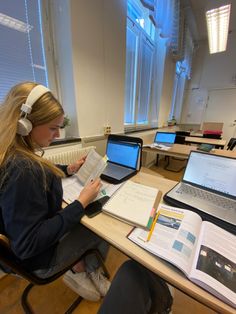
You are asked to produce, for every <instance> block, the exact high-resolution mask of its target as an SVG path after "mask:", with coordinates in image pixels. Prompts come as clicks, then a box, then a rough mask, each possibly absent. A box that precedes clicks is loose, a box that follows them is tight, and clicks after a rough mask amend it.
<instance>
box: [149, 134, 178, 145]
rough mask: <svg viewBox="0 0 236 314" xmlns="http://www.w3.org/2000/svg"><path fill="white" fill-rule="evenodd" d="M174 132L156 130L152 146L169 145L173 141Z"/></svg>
mask: <svg viewBox="0 0 236 314" xmlns="http://www.w3.org/2000/svg"><path fill="white" fill-rule="evenodd" d="M175 137H176V134H175V133H169V132H158V131H157V132H156V135H155V138H154V143H153V144H154V146H157V147H158V146H160V147H161V146H164V147H171V146H172V145H173V144H174V142H175Z"/></svg>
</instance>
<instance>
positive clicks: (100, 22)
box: [51, 0, 174, 149]
mask: <svg viewBox="0 0 236 314" xmlns="http://www.w3.org/2000/svg"><path fill="white" fill-rule="evenodd" d="M51 3H52V11H53V17H52V23H53V25H54V37H55V39H54V41H55V43H56V47H57V49H56V56H57V62H56V63H57V70H58V73H59V76H60V79H61V82H62V83H61V84H60V90H61V92H60V94H61V98H62V102H63V106H64V108H65V110H66V113H68V115H69V116H70V118H71V119H72V126H70V127H69V128H67V136H70V135H71V136H76V135H77V136H80V137H81V138H82V140H83V139H84V140H85V141H84V143H86V142H87V141H90V140H92V141H93V142H94V141H95V142H96V141H98V145H100V144H101V143H102V141H101V136H102V135H103V133H104V126H105V125H110V126H111V131H112V133H123V132H124V95H125V66H126V64H125V62H126V10H127V7H126V0H119V1H117V0H97V1H92V0H88V1H86V0H65V1H63V0H52V1H51ZM158 45H159V48H160V49H158V51H159V53H158V55H157V58H158V60H157V61H158V67H157V69H158V75H159V78H158V80H157V86H155V88H156V89H157V93H158V100H157V108H158V110H157V111H158V126H159V127H162V126H165V125H166V123H167V120H168V118H169V112H170V106H171V95H172V88H173V77H174V74H173V71H174V63H173V60H172V58H171V57H170V56H168V57H167V58H166V53H167V46H166V39H163V38H160V39H159V43H158ZM163 73H164V81H163V84H162V83H161V84H160V82H162V79H161V78H162V74H163ZM103 146H104V145H103V144H101V149H102V147H103Z"/></svg>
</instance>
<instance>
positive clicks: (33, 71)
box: [0, 0, 48, 102]
mask: <svg viewBox="0 0 236 314" xmlns="http://www.w3.org/2000/svg"><path fill="white" fill-rule="evenodd" d="M41 26H42V25H41V3H40V0H17V1H15V0H7V1H0V38H1V49H0V68H1V71H0V102H1V101H2V100H3V98H4V97H5V95H6V94H7V92H8V91H9V89H10V88H11V87H12V86H13V85H15V84H17V83H20V82H22V81H34V82H37V83H40V84H43V85H45V86H48V79H47V69H46V62H45V55H44V46H43V36H42V27H41Z"/></svg>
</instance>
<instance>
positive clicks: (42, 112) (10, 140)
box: [0, 82, 64, 186]
mask: <svg viewBox="0 0 236 314" xmlns="http://www.w3.org/2000/svg"><path fill="white" fill-rule="evenodd" d="M35 86H37V84H35V83H33V82H24V83H20V84H18V85H16V86H14V87H12V88H11V90H10V91H9V93H8V94H7V96H6V98H5V100H4V102H3V104H1V105H0V143H1V145H0V167H3V166H4V165H5V164H6V163H7V162H8V161H13V160H14V159H15V158H17V156H18V155H21V156H22V157H23V158H25V159H26V160H28V161H29V162H31V163H33V162H36V163H37V164H38V165H39V166H40V168H41V169H42V171H43V174H44V176H45V169H49V170H50V171H51V172H53V173H54V174H55V175H57V176H59V177H63V176H64V173H63V172H62V171H61V170H60V169H59V168H57V167H56V166H55V165H53V164H52V163H51V162H50V161H48V160H46V159H44V158H42V157H41V156H39V155H38V154H37V153H36V152H37V150H39V149H40V150H41V151H42V153H43V150H42V148H39V147H37V145H36V144H35V143H34V142H33V141H32V139H31V136H30V134H29V135H27V136H21V135H19V134H17V122H18V120H19V118H20V114H21V110H20V109H21V105H22V104H23V103H24V102H25V101H26V98H27V96H28V95H29V93H30V92H31V90H32V89H33V88H34V87H35ZM63 114H64V110H63V108H62V106H61V104H60V103H59V102H58V100H57V99H56V98H55V97H54V96H53V95H52V93H51V92H47V93H45V94H44V95H43V96H41V97H40V98H39V99H38V100H37V101H36V102H35V103H34V104H33V106H32V111H31V113H30V114H28V116H27V119H29V120H30V121H31V123H32V125H33V127H35V126H38V125H43V124H46V123H49V122H51V121H52V120H54V119H56V118H57V117H59V116H61V115H63ZM1 183H2V182H1ZM0 186H1V184H0Z"/></svg>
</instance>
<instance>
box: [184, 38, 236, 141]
mask: <svg viewBox="0 0 236 314" xmlns="http://www.w3.org/2000/svg"><path fill="white" fill-rule="evenodd" d="M235 56H236V32H231V33H230V34H229V37H228V44H227V50H226V51H225V52H222V53H217V54H213V55H210V54H209V51H208V43H207V41H202V42H200V45H199V48H198V49H197V51H196V56H195V57H194V59H193V61H194V63H193V71H192V79H191V81H190V82H189V85H188V90H187V97H186V101H185V103H184V105H183V110H182V123H184V122H185V123H188V120H187V115H188V113H189V112H192V109H191V106H190V104H191V102H190V100H191V99H192V98H193V97H192V96H193V94H194V93H195V92H196V90H197V89H199V90H200V91H201V90H203V91H204V94H205V91H206V93H207V94H208V99H207V100H206V105H205V106H202V111H203V116H202V121H209V122H210V121H212V122H224V128H223V137H224V138H225V139H229V137H231V136H232V135H233V134H234V132H235V128H234V126H233V121H234V120H235V119H236V66H235ZM233 77H234V78H235V80H233ZM234 104H235V105H234ZM200 116H201V115H200V114H199V117H200ZM199 123H201V121H199Z"/></svg>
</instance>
